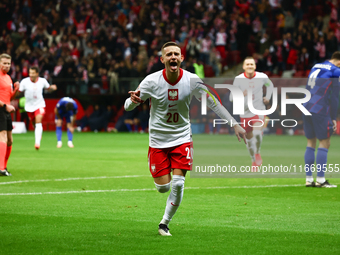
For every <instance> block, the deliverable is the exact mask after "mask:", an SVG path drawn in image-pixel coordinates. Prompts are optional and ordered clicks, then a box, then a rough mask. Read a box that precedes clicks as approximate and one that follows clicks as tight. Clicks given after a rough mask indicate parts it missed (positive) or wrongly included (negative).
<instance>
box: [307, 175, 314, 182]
mask: <svg viewBox="0 0 340 255" xmlns="http://www.w3.org/2000/svg"><path fill="white" fill-rule="evenodd" d="M313 181H314V178H313V176H306V182H313Z"/></svg>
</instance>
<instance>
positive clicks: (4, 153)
mask: <svg viewBox="0 0 340 255" xmlns="http://www.w3.org/2000/svg"><path fill="white" fill-rule="evenodd" d="M11 60H12V58H11V56H10V55H8V54H1V55H0V176H11V175H12V174H11V173H10V172H8V171H7V162H8V159H9V156H10V155H11V151H12V143H13V136H12V129H13V126H12V118H11V115H10V112H14V111H15V108H14V106H12V105H10V102H11V99H12V98H13V96H14V95H15V93H16V92H17V90H18V87H19V82H16V83H14V90H13V87H12V79H11V77H10V76H9V75H8V74H7V73H8V72H9V70H10V68H11Z"/></svg>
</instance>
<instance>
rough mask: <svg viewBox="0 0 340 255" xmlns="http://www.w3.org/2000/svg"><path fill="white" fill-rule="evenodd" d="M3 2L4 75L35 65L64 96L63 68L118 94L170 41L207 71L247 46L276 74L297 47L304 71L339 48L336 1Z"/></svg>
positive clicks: (153, 64)
mask: <svg viewBox="0 0 340 255" xmlns="http://www.w3.org/2000/svg"><path fill="white" fill-rule="evenodd" d="M5 2H6V9H5V8H4V7H3V8H1V10H2V15H1V16H0V20H1V21H2V22H1V23H0V31H1V33H0V50H1V52H4V53H5V52H6V53H8V54H10V55H12V56H13V61H12V62H13V66H12V73H11V76H12V77H19V76H21V77H20V78H25V77H27V76H28V66H31V65H37V66H39V67H40V69H41V72H42V74H43V75H46V76H50V78H51V79H53V83H58V84H60V85H61V86H64V89H61V90H59V91H58V93H63V94H65V93H66V92H70V90H66V86H67V84H66V83H67V82H66V83H65V82H63V79H66V78H67V77H68V78H70V76H72V77H73V75H71V73H70V72H68V71H70V69H69V67H70V66H71V67H72V69H73V70H74V72H75V73H76V83H77V85H76V88H77V89H78V90H79V92H80V93H88V92H90V89H87V86H88V87H89V88H91V87H92V85H93V84H96V86H97V87H100V88H102V91H101V92H102V93H114V92H115V93H124V92H126V90H127V89H128V88H129V86H130V85H131V86H133V85H132V83H130V85H128V86H126V84H127V83H128V82H129V81H128V79H129V77H131V75H132V76H135V77H136V76H137V73H138V76H142V77H143V76H145V75H146V74H148V73H150V72H154V71H157V70H160V69H162V68H163V65H162V64H161V62H160V61H159V56H158V54H157V52H158V51H159V49H160V47H161V46H162V45H163V44H164V43H165V42H166V41H169V40H172V41H178V43H179V44H180V46H181V49H182V54H183V55H184V56H185V60H186V61H187V60H188V59H189V58H190V57H192V58H196V59H198V60H202V61H203V63H204V64H205V65H211V66H212V68H213V70H214V72H215V75H216V76H218V75H221V73H223V71H225V70H226V69H227V68H225V69H224V67H225V66H227V65H229V66H230V65H236V64H239V63H240V61H241V60H242V59H243V58H244V57H245V56H247V55H253V54H254V53H256V54H258V55H257V56H256V58H257V61H258V64H260V65H261V68H266V69H267V70H272V71H273V70H279V72H278V73H279V74H280V73H281V71H284V70H285V69H286V68H291V67H292V66H295V65H297V66H296V67H297V68H300V67H302V66H303V65H305V63H306V56H307V55H306V54H308V66H307V67H306V66H303V69H306V68H309V67H310V65H312V64H313V63H315V62H316V61H323V60H324V59H326V58H329V56H330V54H331V53H332V52H334V51H335V50H337V49H338V48H340V44H339V40H340V23H339V22H338V8H339V5H338V2H337V1H312V2H311V3H310V2H308V1H302V0H297V1H290V0H280V1H276V0H270V1H264V0H263V1H262V0H261V1H247V0H237V1H226V0H218V1H174V2H171V1H160V2H158V1H123V2H122V1H102V0H100V1H99V2H93V1H85V2H84V1H78V2H77V1H50V2H49V3H45V4H44V5H42V3H43V1H5ZM1 6H3V5H1ZM42 6H45V8H42ZM269 35H270V36H269ZM281 41H282V43H281ZM254 44H255V45H254ZM271 46H273V48H272V47H271ZM292 48H295V49H292ZM304 48H305V49H306V50H307V52H306V53H304V52H305V51H306V50H305V49H304ZM183 49H184V51H183ZM269 49H271V50H270V52H269V51H268V50H269ZM273 49H274V51H273ZM155 51H156V54H155ZM231 51H232V52H231ZM301 58H303V60H301ZM149 59H150V60H149ZM288 59H289V60H288ZM294 59H296V60H294ZM123 62H124V63H123ZM190 62H191V61H189V64H188V65H187V64H185V63H184V64H185V68H187V69H190V67H191V63H190ZM287 62H289V63H294V62H295V65H293V64H289V65H287V67H286V66H285V64H286V63H287ZM117 63H118V64H117ZM80 66H81V67H80ZM221 66H222V67H221ZM230 67H231V66H230ZM86 76H87V78H85V77H86ZM105 77H106V78H105ZM73 78H74V77H73ZM55 79H56V80H55ZM122 79H123V80H122ZM79 82H81V85H80V84H79ZM86 83H87V85H86ZM117 84H118V85H117ZM119 84H120V86H121V87H119ZM122 84H123V85H122ZM71 87H72V88H73V87H74V84H73V85H72V86H71ZM124 87H125V88H124ZM69 88H70V86H69ZM81 88H82V89H81ZM73 91H74V89H73ZM59 96H64V95H61V94H60V95H59Z"/></svg>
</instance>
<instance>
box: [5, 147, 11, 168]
mask: <svg viewBox="0 0 340 255" xmlns="http://www.w3.org/2000/svg"><path fill="white" fill-rule="evenodd" d="M11 152H12V145H11V146H7V150H6V157H5V168H6V167H7V162H8V159H9V156H10V155H11Z"/></svg>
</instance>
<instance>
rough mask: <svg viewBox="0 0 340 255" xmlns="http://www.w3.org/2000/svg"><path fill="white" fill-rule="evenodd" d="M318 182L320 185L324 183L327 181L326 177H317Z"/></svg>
mask: <svg viewBox="0 0 340 255" xmlns="http://www.w3.org/2000/svg"><path fill="white" fill-rule="evenodd" d="M316 181H317V182H318V183H324V182H325V181H326V178H325V177H316Z"/></svg>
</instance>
